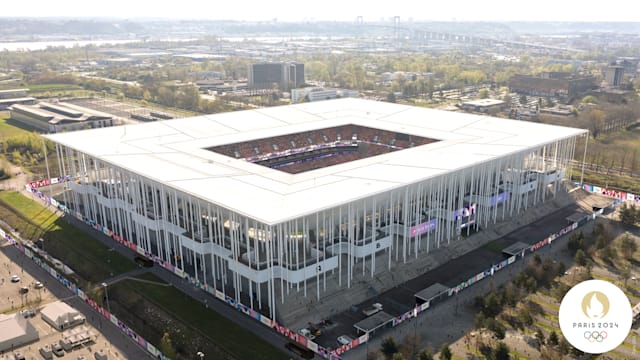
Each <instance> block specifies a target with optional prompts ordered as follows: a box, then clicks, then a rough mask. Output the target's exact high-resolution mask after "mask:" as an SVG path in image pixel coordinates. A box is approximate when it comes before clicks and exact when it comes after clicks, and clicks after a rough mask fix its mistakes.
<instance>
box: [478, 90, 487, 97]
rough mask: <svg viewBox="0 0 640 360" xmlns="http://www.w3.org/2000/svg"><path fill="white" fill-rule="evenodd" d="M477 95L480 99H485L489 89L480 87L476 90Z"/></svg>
mask: <svg viewBox="0 0 640 360" xmlns="http://www.w3.org/2000/svg"><path fill="white" fill-rule="evenodd" d="M478 97H479V98H480V99H486V98H488V97H489V89H480V91H478Z"/></svg>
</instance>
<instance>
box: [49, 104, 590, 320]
mask: <svg viewBox="0 0 640 360" xmlns="http://www.w3.org/2000/svg"><path fill="white" fill-rule="evenodd" d="M585 134H586V131H584V130H581V129H574V128H566V127H558V126H551V125H543V124H538V123H529V122H521V121H514V120H505V119H498V118H493V117H488V116H479V115H472V114H463V113H453V112H444V111H438V110H432V109H424V108H416V107H410V106H404V105H397V104H390V103H382V102H375V101H367V100H360V99H339V100H331V101H324V102H318V103H306V104H299V105H292V106H284V107H275V108H268V109H258V110H250V111H242V112H234V113H225V114H217V115H205V116H199V117H194V118H187V119H178V120H167V121H163V122H154V123H147V124H142V125H131V126H123V127H116V128H103V129H95V130H86V131H80V132H75V133H62V134H55V135H48V136H47V137H48V138H49V139H50V140H53V141H54V142H55V143H56V149H57V153H58V157H59V160H60V161H59V164H60V165H59V166H60V169H59V171H60V173H61V176H69V177H70V178H71V179H74V181H71V182H70V191H68V192H65V193H64V199H63V200H64V201H65V203H66V205H67V206H68V207H69V208H70V209H73V210H74V211H75V212H76V213H77V214H80V215H81V216H82V217H84V218H86V219H90V220H91V221H92V222H95V223H97V224H102V225H103V226H105V227H108V228H109V229H111V230H113V232H114V233H118V234H120V235H121V236H122V237H124V238H126V239H127V240H129V241H132V242H133V243H135V244H136V245H137V249H138V251H140V252H144V253H145V254H147V256H151V257H153V258H154V260H156V261H158V262H161V263H162V264H163V265H164V266H165V267H167V268H170V269H175V272H176V273H179V274H180V273H182V274H188V275H189V276H190V277H192V278H196V279H198V281H199V282H201V283H205V284H207V285H208V286H210V287H211V288H213V289H216V290H220V291H222V292H223V293H224V294H225V295H227V296H229V297H231V298H233V299H234V300H235V301H236V302H238V303H242V304H244V305H246V306H247V307H249V308H251V309H253V310H255V311H258V312H262V313H263V314H264V315H267V316H269V317H270V318H271V319H274V320H276V318H277V317H281V316H280V315H282V313H283V312H286V311H287V310H286V309H283V308H282V307H285V305H283V304H285V303H286V302H285V300H286V299H287V298H288V297H290V296H300V297H313V298H315V299H321V298H323V297H324V296H330V294H332V292H331V291H328V290H327V289H340V291H344V290H345V289H347V290H346V291H344V294H346V296H348V294H349V292H348V289H349V288H351V287H352V286H353V284H354V282H355V281H356V279H362V278H365V279H366V278H368V279H372V278H373V277H374V276H375V275H376V274H378V273H381V272H388V271H402V267H403V265H404V264H405V263H407V262H408V261H411V260H413V259H416V258H421V257H422V258H425V259H426V258H427V255H428V254H429V253H430V252H431V251H432V250H434V249H436V248H439V247H441V246H446V245H447V244H449V243H451V242H454V241H456V240H458V239H460V237H461V236H466V235H469V234H471V233H473V232H474V231H477V230H479V229H481V228H485V227H488V226H490V225H491V224H494V223H495V222H497V221H501V220H504V219H507V218H510V217H514V216H518V214H522V213H523V212H524V211H526V210H527V208H529V207H532V206H535V205H536V204H537V203H540V202H544V201H546V200H548V199H550V198H553V197H554V196H555V194H556V193H557V192H558V191H563V190H564V188H563V187H562V180H563V179H564V178H565V177H566V175H567V174H569V172H568V171H567V167H568V166H570V160H571V159H573V156H574V149H575V145H576V142H577V141H579V139H580V138H581V137H583V136H584V135H585ZM289 166H293V167H296V171H286V168H287V167H289ZM344 304H345V306H349V302H345V303H344Z"/></svg>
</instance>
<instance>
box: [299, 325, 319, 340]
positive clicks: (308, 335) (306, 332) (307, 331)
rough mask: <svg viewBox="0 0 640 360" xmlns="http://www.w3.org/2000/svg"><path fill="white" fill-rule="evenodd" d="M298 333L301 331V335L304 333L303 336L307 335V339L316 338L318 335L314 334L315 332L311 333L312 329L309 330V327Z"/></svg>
mask: <svg viewBox="0 0 640 360" xmlns="http://www.w3.org/2000/svg"><path fill="white" fill-rule="evenodd" d="M298 333H299V334H300V335H302V336H304V337H306V338H307V339H309V340H313V339H315V338H316V336H315V335H313V334H312V333H311V331H309V329H306V328H305V329H302V330H300V331H298Z"/></svg>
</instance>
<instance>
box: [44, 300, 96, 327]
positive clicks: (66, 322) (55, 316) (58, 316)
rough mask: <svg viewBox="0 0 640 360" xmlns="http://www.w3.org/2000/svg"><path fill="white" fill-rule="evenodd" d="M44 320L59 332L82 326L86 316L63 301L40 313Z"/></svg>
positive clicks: (54, 303) (46, 307)
mask: <svg viewBox="0 0 640 360" xmlns="http://www.w3.org/2000/svg"><path fill="white" fill-rule="evenodd" d="M40 315H41V316H42V319H43V320H44V321H46V322H48V323H49V325H51V326H53V327H54V328H56V329H57V330H64V329H68V328H70V327H73V326H76V325H78V324H82V323H84V321H85V317H84V315H82V314H81V313H80V312H78V310H76V309H74V308H72V307H71V306H69V305H67V304H65V303H63V302H62V301H56V302H53V303H51V304H49V305H47V306H45V308H44V309H42V311H41V312H40Z"/></svg>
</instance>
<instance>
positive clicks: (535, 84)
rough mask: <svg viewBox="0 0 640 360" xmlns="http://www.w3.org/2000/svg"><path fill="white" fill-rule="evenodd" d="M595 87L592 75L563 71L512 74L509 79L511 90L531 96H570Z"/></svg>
mask: <svg viewBox="0 0 640 360" xmlns="http://www.w3.org/2000/svg"><path fill="white" fill-rule="evenodd" d="M595 88H596V85H595V78H594V77H593V76H579V75H572V74H571V73H565V72H547V73H543V74H541V75H539V76H531V75H514V76H512V77H511V79H509V90H510V91H511V92H515V93H518V94H525V95H531V96H545V97H560V98H572V97H576V96H579V95H582V94H584V93H586V92H588V91H591V90H593V89H595Z"/></svg>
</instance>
